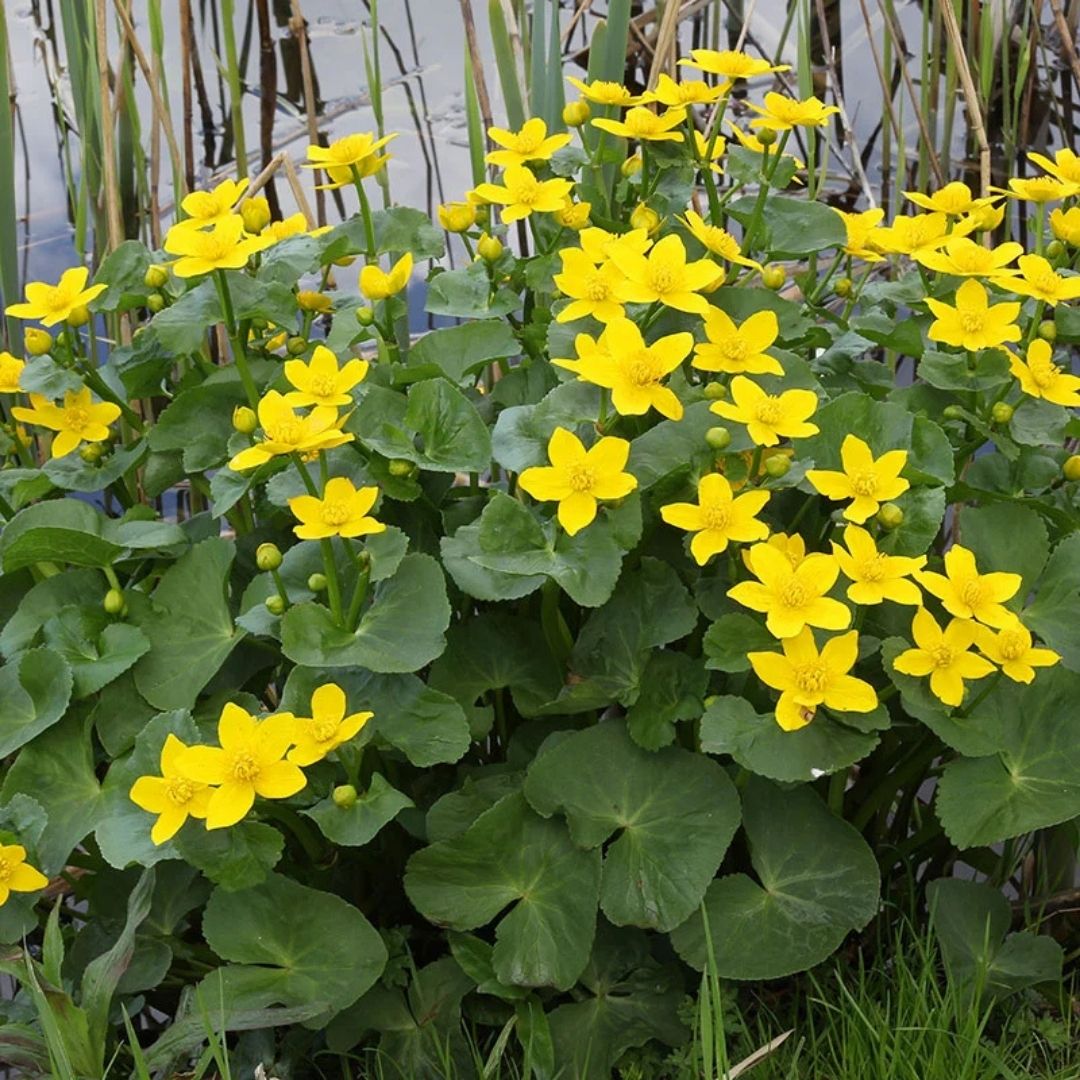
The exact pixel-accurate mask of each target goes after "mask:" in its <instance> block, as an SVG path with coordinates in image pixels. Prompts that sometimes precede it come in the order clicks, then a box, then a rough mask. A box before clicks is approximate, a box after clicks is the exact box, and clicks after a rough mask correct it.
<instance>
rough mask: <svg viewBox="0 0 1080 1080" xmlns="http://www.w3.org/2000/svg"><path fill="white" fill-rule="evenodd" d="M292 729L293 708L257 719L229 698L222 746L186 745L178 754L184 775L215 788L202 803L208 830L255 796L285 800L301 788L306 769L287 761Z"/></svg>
mask: <svg viewBox="0 0 1080 1080" xmlns="http://www.w3.org/2000/svg"><path fill="white" fill-rule="evenodd" d="M295 729H296V719H295V717H293V715H292V714H291V713H276V714H275V715H273V716H268V717H267V718H266V719H265V720H262V721H259V720H256V719H255V717H254V716H252V715H251V714H250V713H249V712H247V711H246V710H245V709H242V708H240V706H239V705H234V704H232V703H231V702H230V703H229V704H228V705H226V706H225V707H224V708H223V709H222V710H221V717H220V719H219V720H218V732H217V734H218V743H219V744H220V745H218V746H189V747H188V748H187V749H185V750H183V751H182V752H181V753H180V754H179V755H178V756H177V761H176V764H177V768H178V770H179V771H180V772H181V773H182V774H183V775H184V776H185V777H187V778H188V779H189V780H193V781H195V782H197V783H201V784H210V785H211V786H212V787H213V788H214V791H213V793H212V794H211V795H210V799H209V801H208V802H207V805H206V827H207V828H208V829H224V828H227V827H228V826H230V825H235V824H236V823H237V822H238V821H240V820H241V819H242V818H243V817H244V815H245V814H246V813H247V812H248V811H249V810H250V809H251V808H252V806H254V805H255V796H256V795H258V796H261V797H262V798H264V799H287V798H289V796H290V795H295V794H296V793H297V792H298V791H300V790H301V789H302V788H303V787H304V785H305V784H306V783H307V780H306V779H305V778H304V774H303V773H302V772H301V771H300V769H299V767H298V766H296V765H294V764H293V763H292V762H290V761H286V760H285V754H286V752H287V751H288V749H289V747H290V746H292V744H293V741H294V736H295Z"/></svg>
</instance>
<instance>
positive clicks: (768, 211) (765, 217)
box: [728, 195, 847, 259]
mask: <svg viewBox="0 0 1080 1080" xmlns="http://www.w3.org/2000/svg"><path fill="white" fill-rule="evenodd" d="M756 206H757V196H756V195H744V196H743V197H742V198H740V199H736V200H735V202H733V203H732V204H731V205H730V206H729V207H728V212H729V213H730V214H731V216H732V217H733V218H735V220H736V221H738V222H739V223H740V224H742V225H746V224H748V223H749V221H750V219H751V218H752V217H753V215H754V211H755V208H756ZM758 230H759V231H758V233H757V239H756V241H755V244H756V246H758V247H759V248H760V249H761V250H763V251H767V252H768V253H769V255H770V256H771V257H772V258H774V259H776V258H798V257H799V256H800V255H811V254H813V253H814V252H815V251H827V250H828V249H829V248H838V247H843V246H844V244H846V243H847V232H846V230H845V228H844V222H843V219H842V218H841V217H840V215H839V214H837V213H836V211H835V210H833V209H832V207H830V206H826V205H825V204H824V203H819V202H811V201H810V200H809V199H794V198H791V197H789V196H786V195H770V196H769V197H768V198H767V199H766V200H765V207H764V211H763V213H762V214H761V218H760V221H759V225H758Z"/></svg>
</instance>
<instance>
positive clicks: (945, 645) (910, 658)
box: [893, 608, 994, 707]
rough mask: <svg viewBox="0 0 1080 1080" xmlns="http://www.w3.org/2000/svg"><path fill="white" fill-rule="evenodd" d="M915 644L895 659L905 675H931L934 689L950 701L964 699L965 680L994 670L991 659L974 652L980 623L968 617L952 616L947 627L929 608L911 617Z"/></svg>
mask: <svg viewBox="0 0 1080 1080" xmlns="http://www.w3.org/2000/svg"><path fill="white" fill-rule="evenodd" d="M911 636H912V637H913V638H914V639H915V647H914V648H912V649H905V650H904V651H903V652H902V653H900V655H899V656H897V658H896V659H895V660H894V661H893V667H895V668H896V670H897V671H899V672H900V673H901V674H902V675H914V676H915V677H917V678H921V677H923V676H925V675H929V676H930V692H931V693H932V694H933V695H934V697H936V698H937V699H938V700H939V701H941V702H943V703H944V704H946V705H950V706H953V707H955V706H957V705H959V704H960V702H961V701H963V700H964V681H965V680H966V679H981V678H983V677H984V676H985V675H989V674H990V673H991V672H992V671H993V670H994V665H993V664H991V663H990V661H989V660H986V659H984V658H983V657H981V656H978V655H976V654H975V653H973V652H971V651H970V650H971V646H972V645H973V644H974V642H975V638H976V637H977V636H978V627H977V626H976V624H975V623H973V622H970V621H969V620H967V619H952V620H951V621H950V622H949V625H948V626H946V627H945V629H944V630H942V629H941V627H940V626H939V625H938V622H937V620H936V619H935V618H934V616H933V615H931V614H930V612H929V611H927V610H926V608H919V610H918V611H916V612H915V617H914V618H913V619H912V620H911Z"/></svg>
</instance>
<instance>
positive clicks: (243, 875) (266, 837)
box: [173, 821, 285, 892]
mask: <svg viewBox="0 0 1080 1080" xmlns="http://www.w3.org/2000/svg"><path fill="white" fill-rule="evenodd" d="M173 843H174V844H175V845H176V850H177V851H178V852H179V853H180V857H181V858H182V859H183V860H184V861H185V862H188V863H190V864H191V865H192V866H194V867H196V868H197V869H199V870H201V871H202V872H203V873H204V874H205V875H206V876H207V877H208V878H209V879H210V880H211V881H212V882H214V884H215V885H217V886H218V892H222V891H225V892H238V891H240V890H247V889H252V888H254V887H255V886H258V885H261V884H262V883H263V882H265V881H266V880H267V875H268V874H269V873H270V871H271V870H272V869H273V868H274V867H275V866H276V865H277V863H278V860H279V859H280V858H281V854H282V852H283V851H284V850H285V838H284V837H283V836H282V835H281V833H279V832H278V831H277V829H275V828H273V826H271V825H266V824H264V823H263V822H261V821H241V822H240V823H239V824H238V825H232V826H230V827H229V828H227V829H214V830H212V831H211V830H209V829H207V828H206V827H205V826H204V825H203V823H202V822H194V823H192V824H191V825H190V826H186V827H185V828H183V829H181V830H180V832H178V833H177V834H176V838H175V839H174V840H173Z"/></svg>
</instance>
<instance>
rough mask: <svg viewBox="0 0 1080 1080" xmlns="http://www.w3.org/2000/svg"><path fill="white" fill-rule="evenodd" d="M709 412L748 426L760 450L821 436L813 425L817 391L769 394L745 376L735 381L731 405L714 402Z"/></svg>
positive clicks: (725, 402)
mask: <svg viewBox="0 0 1080 1080" xmlns="http://www.w3.org/2000/svg"><path fill="white" fill-rule="evenodd" d="M709 409H710V410H711V411H712V412H714V413H716V415H717V416H722V417H724V419H725V420H734V421H736V422H737V423H739V424H745V425H746V433H747V435H749V436H750V439H751V441H752V442H754V443H756V444H757V445H758V446H776V445H777V444H778V443H779V442H780V440H781V439H805V438H808V437H809V436H810V435H816V434H817V433H818V426H817V425H816V424H811V423H809V422H808V421H809V419H810V417H811V416H813V415H814V413H815V412H816V411H817V394H815V393H814V391H813V390H784V391H783V392H782V393H779V394H767V393H765V391H764V390H762V389H761V387H760V386H758V384H757V383H756V382H754V381H753V380H751V379H748V378H747V377H746V376H745V375H736V376H735V378H734V379H732V380H731V401H714V402H713V403H712V405H710V406H709Z"/></svg>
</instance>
